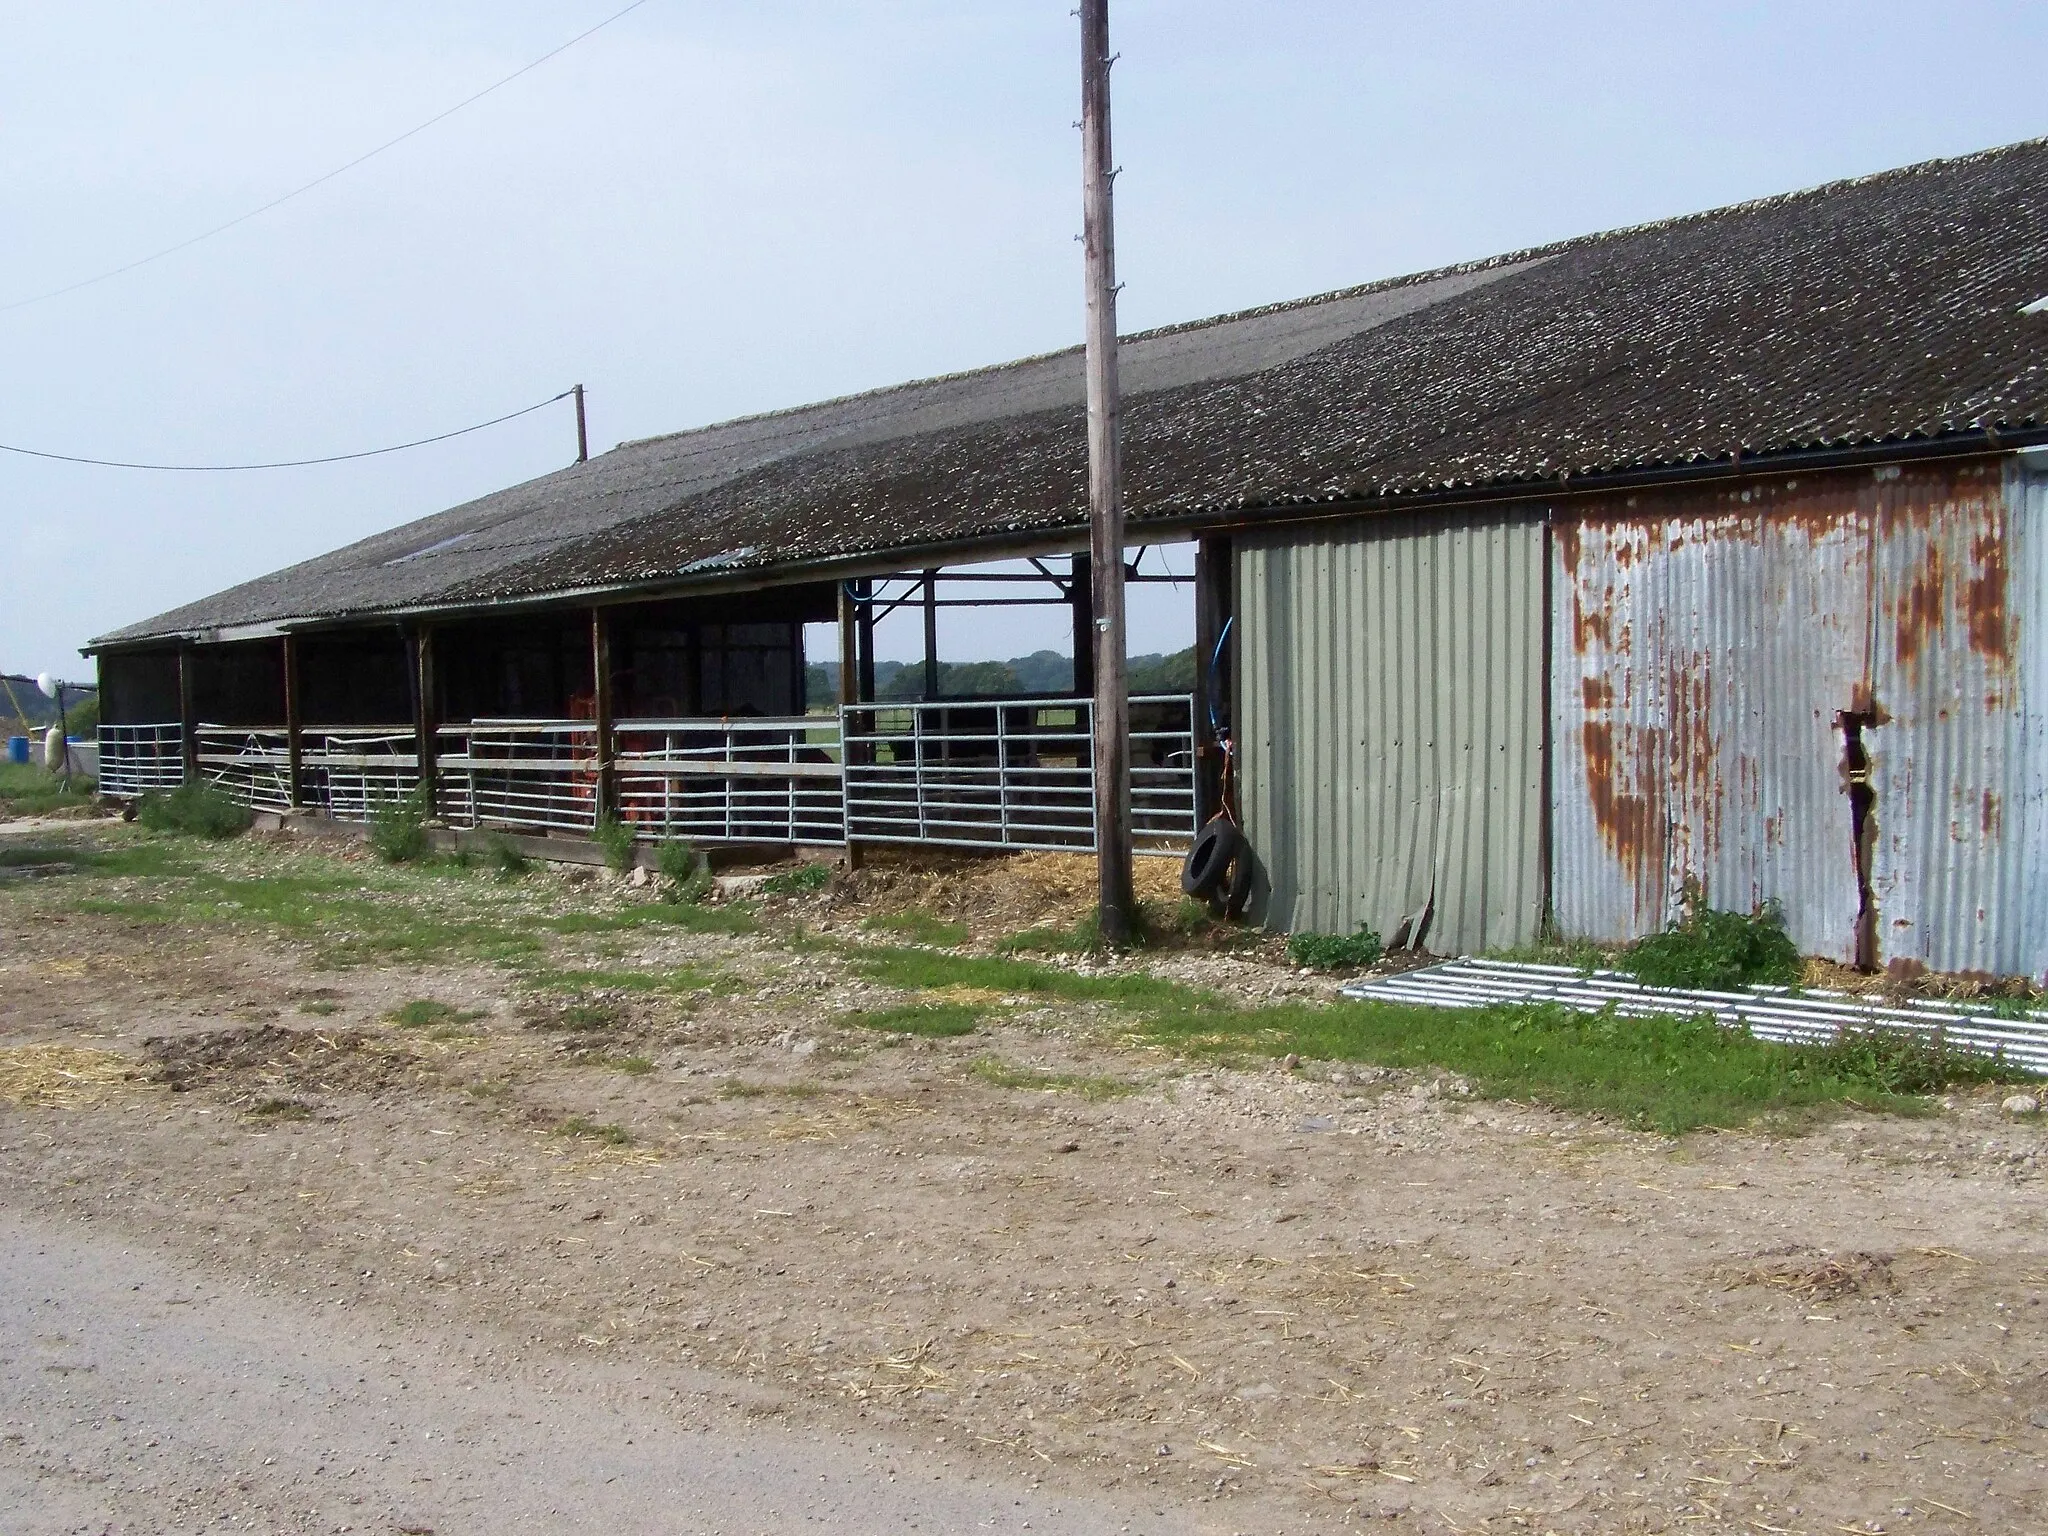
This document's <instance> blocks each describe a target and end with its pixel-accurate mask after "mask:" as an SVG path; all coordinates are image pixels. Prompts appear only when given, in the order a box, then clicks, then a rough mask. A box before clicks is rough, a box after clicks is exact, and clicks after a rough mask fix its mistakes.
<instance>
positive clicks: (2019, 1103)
mask: <svg viewBox="0 0 2048 1536" xmlns="http://www.w3.org/2000/svg"><path fill="white" fill-rule="evenodd" d="M1999 1108H2001V1109H2003V1110H2004V1111H2005V1112H2006V1113H2007V1114H2008V1115H2038V1114H2039V1113H2041V1101H2040V1100H2039V1099H2037V1098H2035V1097H2034V1096H2033V1095H2032V1094H2030V1093H2016V1094H2014V1095H2013V1096H2012V1097H2011V1098H2009V1099H2007V1100H2006V1101H2005V1102H2004V1103H2003V1104H2001V1105H2000V1106H1999Z"/></svg>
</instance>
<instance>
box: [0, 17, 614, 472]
mask: <svg viewBox="0 0 2048 1536" xmlns="http://www.w3.org/2000/svg"><path fill="white" fill-rule="evenodd" d="M646 3H647V0H633V3H632V4H631V5H629V6H627V7H626V8H625V9H624V10H621V11H614V12H613V13H612V14H611V15H609V16H607V17H605V19H604V20H603V21H600V22H599V23H598V24H597V25H596V26H594V27H591V28H589V29H588V30H586V31H582V32H579V33H577V34H576V35H575V36H574V37H572V38H570V39H569V41H567V42H566V43H562V44H560V45H558V46H557V47H554V48H551V49H549V50H548V51H547V52H546V53H544V54H542V55H541V56H540V57H539V58H537V59H535V60H534V61H533V62H532V63H531V64H525V65H522V66H521V67H519V68H518V69H515V70H513V71H512V73H511V74H509V75H507V76H505V77H504V78H503V79H502V80H498V81H496V82H494V83H493V84H490V85H487V86H485V87H484V88H483V89H482V90H480V91H478V92H477V93H476V94H475V95H473V96H465V97H463V99H462V100H460V101H458V102H456V103H455V105H454V106H452V107H449V108H448V109H446V110H445V111H442V112H437V113H435V114H434V115H433V116H432V117H430V118H428V119H427V120H426V121H425V122H423V123H418V124H415V125H414V126H413V127H411V128H408V129H406V130H405V132H403V133H401V134H400V135H399V136H398V137H397V138H395V139H386V140H385V141H384V142H383V143H382V144H379V145H378V146H377V147H376V148H375V149H372V150H366V151H365V152H364V153H362V154H360V155H357V156H356V157H355V159H353V160H351V161H349V162H348V163H347V164H346V165H337V166H336V167H335V168H334V169H333V170H331V171H328V172H326V173H325V174H324V175H320V176H315V177H314V178H313V179H312V180H311V181H309V182H307V183H305V184H304V185H303V186H298V187H294V188H292V190H291V191H289V192H287V193H285V194H284V195H283V196H281V197H273V198H272V199H271V200H270V201H269V202H267V203H265V204H263V205H262V206H261V207H258V208H251V209H250V210H249V211H248V212H247V213H238V214H236V215H235V216H234V217H233V218H232V219H229V220H228V221H227V222H226V223H225V224H216V225H214V226H213V228H211V229H208V230H204V231H202V232H201V233H199V234H196V235H193V236H191V237H190V238H189V239H185V240H180V241H179V242H178V243H177V244H176V245H167V246H165V247H164V248H163V249H162V250H160V251H151V252H150V253H149V254H148V255H147V256H138V257H136V258H135V260H133V261H129V262H123V263H122V264H121V265H120V266H118V267H109V268H108V269H107V270H106V271H104V272H98V273H95V274H94V275H93V276H91V277H82V278H80V279H79V280H78V281H77V282H75V283H66V284H65V285H64V286H63V287H61V288H52V289H50V290H48V291H47V292H45V293H34V294H30V295H29V296H28V297H27V298H22V299H14V300H11V301H10V302H8V303H5V304H0V314H5V313H7V311H9V310H13V309H25V308H27V307H28V306H29V305H31V304H40V303H42V302H43V301H44V300H45V299H55V298H61V297H62V296H63V295H65V294H67V293H76V292H78V290H79V289H81V288H90V287H92V286H93V285H94V284H95V283H104V282H105V281H106V280H107V279H108V278H110V277H119V276H121V274H122V273H124V272H133V271H134V270H135V269H136V268H137V267H146V266H148V265H149V264H150V263H151V262H153V261H161V260H162V259H163V258H164V257H166V256H174V255H176V254H177V253H178V252H179V251H184V250H190V249H191V248H192V247H193V246H195V245H197V244H199V243H200V242H201V241H202V240H211V239H212V238H213V237H214V236H215V235H218V234H224V233H226V232H227V231H228V230H231V229H233V228H234V227H235V226H236V225H238V224H246V223H248V222H249V221H250V220H251V219H253V218H257V217H259V216H260V215H262V214H266V213H268V212H270V210H271V209H273V208H278V207H282V206H283V205H284V204H286V203H288V202H290V201H291V200H292V199H293V198H295V197H301V196H304V195H305V194H306V193H308V192H310V191H312V190H313V189H314V188H315V187H318V186H323V185H325V184H326V183H327V182H330V181H332V180H334V178H335V177H337V176H340V175H342V174H343V173H345V172H348V171H352V170H354V169H355V168H356V167H357V166H359V165H361V164H362V163H363V162H364V161H366V160H374V159H376V158H377V156H379V155H381V154H383V153H384V151H385V150H387V149H396V148H397V147H398V146H399V145H400V144H403V143H404V142H405V141H406V140H407V139H410V138H412V137H413V136H415V135H416V134H421V133H425V132H426V131H427V130H428V129H429V128H431V127H433V126H434V125H435V124H436V123H439V122H444V121H446V120H447V119H448V118H451V117H453V116H454V115H455V114H456V113H458V112H460V111H461V110H462V109H463V108H464V107H468V106H474V105H475V104H476V103H477V102H479V101H482V100H483V99H484V98H485V97H486V96H488V95H490V94H491V93H492V92H493V91H497V90H502V89H503V88H504V87H506V86H508V85H510V84H511V83H512V82H513V81H514V80H517V79H518V78H519V77H520V76H521V75H526V74H531V73H532V72H533V71H534V70H536V69H539V68H540V67H541V65H543V64H545V63H547V61H548V60H549V59H552V58H554V57H555V56H556V55H557V54H560V53H566V52H567V51H568V50H569V49H571V48H574V47H575V46H576V45H577V44H578V43H580V42H582V41H583V40H584V39H585V38H586V37H590V36H592V35H593V34H595V33H598V32H602V31H603V30H604V29H605V28H606V27H608V26H610V25H611V24H612V23H613V22H615V21H617V20H619V19H620V18H621V17H623V16H626V15H628V14H629V13H631V12H633V11H637V10H639V9H640V7H641V6H643V5H645V4H646ZM151 467H154V466H151Z"/></svg>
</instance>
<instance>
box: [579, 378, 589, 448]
mask: <svg viewBox="0 0 2048 1536" xmlns="http://www.w3.org/2000/svg"><path fill="white" fill-rule="evenodd" d="M576 462H577V463H578V464H588V463H589V462H590V424H589V423H588V422H587V421H585V420H584V417H583V386H582V385H581V384H578V385H577V386H576Z"/></svg>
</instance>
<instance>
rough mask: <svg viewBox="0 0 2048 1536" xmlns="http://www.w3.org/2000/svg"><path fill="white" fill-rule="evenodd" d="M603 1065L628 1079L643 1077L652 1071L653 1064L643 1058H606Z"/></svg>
mask: <svg viewBox="0 0 2048 1536" xmlns="http://www.w3.org/2000/svg"><path fill="white" fill-rule="evenodd" d="M603 1064H604V1065H605V1066H607V1067H610V1068H611V1069H612V1070H613V1071H614V1072H623V1073H625V1074H626V1076H628V1077H645V1076H646V1075H647V1074H648V1073H650V1072H652V1071H653V1070H654V1063H653V1062H651V1061H649V1060H648V1059H647V1058H646V1057H645V1056H607V1057H605V1059H604V1063H603Z"/></svg>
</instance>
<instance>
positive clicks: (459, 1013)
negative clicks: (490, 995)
mask: <svg viewBox="0 0 2048 1536" xmlns="http://www.w3.org/2000/svg"><path fill="white" fill-rule="evenodd" d="M483 1016H484V1015H483V1013H482V1012H481V1010H478V1009H474V1008H458V1007H456V1006H455V1005H454V1004H453V1003H443V1002H437V1001H435V1000H434V999H433V998H431V997H416V998H414V999H413V1000H412V1001H411V1002H409V1003H407V1004H405V1005H404V1006H403V1007H400V1008H394V1009H393V1010H392V1011H391V1012H390V1013H387V1014H386V1015H384V1018H385V1021H386V1022H387V1023H391V1024H396V1025H397V1026H398V1027H399V1028H400V1029H424V1030H426V1031H427V1034H428V1038H430V1039H434V1040H455V1039H461V1038H464V1037H466V1036H467V1035H469V1034H470V1033H471V1031H469V1030H467V1029H465V1028H464V1027H463V1026H464V1025H466V1024H470V1023H473V1022H475V1021H476V1020H477V1019H480V1018H482V1017H483Z"/></svg>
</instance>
